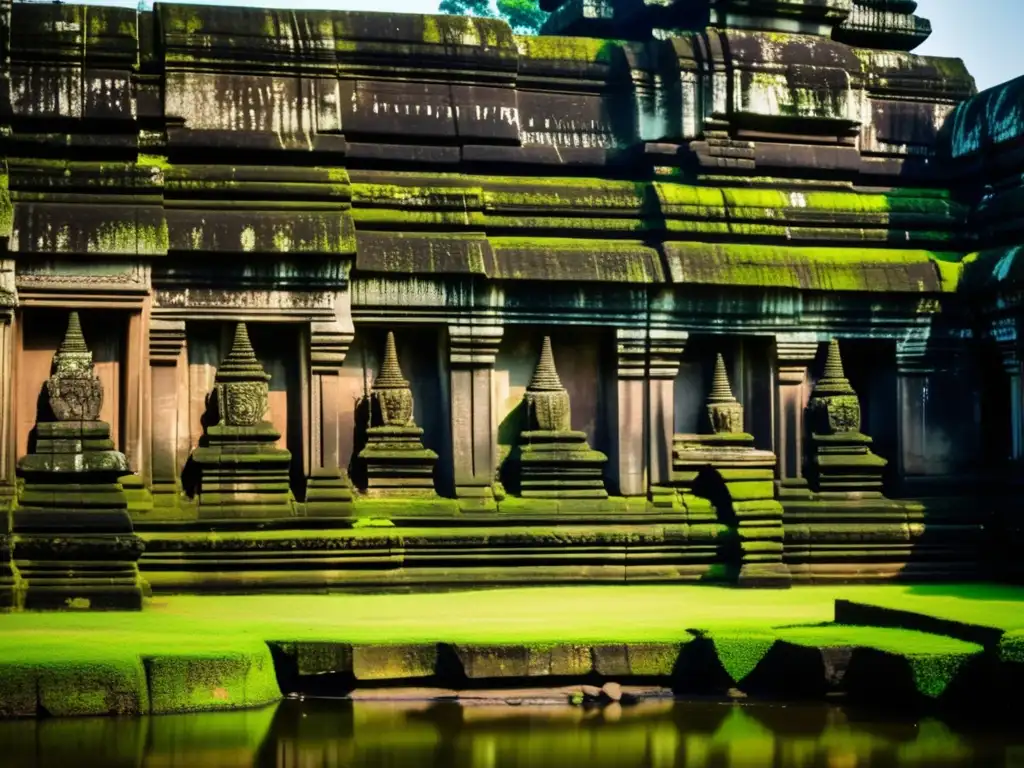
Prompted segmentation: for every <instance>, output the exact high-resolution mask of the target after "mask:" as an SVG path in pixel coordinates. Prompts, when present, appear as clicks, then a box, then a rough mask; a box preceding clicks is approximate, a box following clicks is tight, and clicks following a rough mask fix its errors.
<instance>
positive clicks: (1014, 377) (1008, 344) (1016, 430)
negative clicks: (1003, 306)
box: [995, 326, 1024, 461]
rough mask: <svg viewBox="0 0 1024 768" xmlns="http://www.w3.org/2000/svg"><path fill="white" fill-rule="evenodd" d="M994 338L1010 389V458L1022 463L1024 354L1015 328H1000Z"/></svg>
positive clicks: (1023, 453)
mask: <svg viewBox="0 0 1024 768" xmlns="http://www.w3.org/2000/svg"><path fill="white" fill-rule="evenodd" d="M995 336H996V343H997V344H998V345H999V352H1000V354H1001V355H1002V360H1003V370H1004V371H1006V376H1007V378H1008V379H1009V382H1008V384H1009V387H1010V434H1011V437H1012V440H1011V443H1010V446H1011V448H1010V458H1011V459H1012V460H1013V461H1024V354H1022V350H1021V344H1020V339H1019V337H1018V336H1017V333H1016V327H1015V326H1013V327H1011V328H1000V329H998V333H996V334H995Z"/></svg>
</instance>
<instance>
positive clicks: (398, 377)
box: [373, 331, 409, 390]
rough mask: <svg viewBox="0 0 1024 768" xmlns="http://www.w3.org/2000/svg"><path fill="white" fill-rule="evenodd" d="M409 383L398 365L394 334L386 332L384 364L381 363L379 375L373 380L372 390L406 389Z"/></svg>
mask: <svg viewBox="0 0 1024 768" xmlns="http://www.w3.org/2000/svg"><path fill="white" fill-rule="evenodd" d="M408 388H409V382H408V381H406V379H405V376H404V375H403V374H402V368H401V366H400V365H399V364H398V351H397V350H396V349H395V334H394V332H393V331H388V338H387V342H386V343H385V345H384V362H383V363H381V366H380V373H378V374H377V378H376V379H374V380H373V389H374V390H381V389H408Z"/></svg>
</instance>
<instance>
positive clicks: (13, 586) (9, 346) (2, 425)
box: [0, 262, 20, 608]
mask: <svg viewBox="0 0 1024 768" xmlns="http://www.w3.org/2000/svg"><path fill="white" fill-rule="evenodd" d="M0 264H3V262H0ZM2 298H3V295H2V293H0V299H2ZM11 298H12V303H13V295H12V296H11ZM13 316H14V310H13V308H11V307H0V608H12V607H14V606H16V605H17V604H18V596H19V594H20V579H19V578H18V573H17V571H16V570H15V568H14V557H13V555H12V551H11V545H12V538H11V517H10V515H9V514H8V510H9V508H10V506H11V505H12V502H13V501H14V497H15V484H14V467H15V464H14V398H13V394H14V392H13V385H14V375H13V365H12V363H13V361H14V343H13V336H14V333H13V325H12V321H13Z"/></svg>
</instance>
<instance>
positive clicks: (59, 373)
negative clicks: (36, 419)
mask: <svg viewBox="0 0 1024 768" xmlns="http://www.w3.org/2000/svg"><path fill="white" fill-rule="evenodd" d="M46 392H47V394H48V395H49V398H50V407H51V409H52V410H53V415H54V416H56V417H57V420H58V421H95V420H96V419H98V418H99V415H100V407H101V406H102V405H103V385H102V384H101V383H100V380H99V379H98V378H97V377H96V375H95V373H94V367H93V362H92V352H90V351H89V348H88V347H86V345H85V337H84V336H83V335H82V324H81V322H80V321H79V318H78V312H75V311H72V312H71V314H70V315H69V316H68V327H67V331H66V332H65V334H64V341H62V342H61V345H60V347H59V348H58V349H57V353H56V354H55V355H54V356H53V375H52V376H50V378H49V379H47V381H46Z"/></svg>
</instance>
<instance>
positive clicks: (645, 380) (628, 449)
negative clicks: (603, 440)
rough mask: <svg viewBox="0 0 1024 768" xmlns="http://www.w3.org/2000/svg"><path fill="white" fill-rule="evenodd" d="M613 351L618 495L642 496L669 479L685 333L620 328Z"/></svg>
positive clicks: (616, 334) (616, 333)
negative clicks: (675, 389)
mask: <svg viewBox="0 0 1024 768" xmlns="http://www.w3.org/2000/svg"><path fill="white" fill-rule="evenodd" d="M615 336H616V351H617V361H618V367H617V373H618V381H617V398H618V399H617V405H618V408H617V424H616V427H617V432H618V443H617V445H616V453H617V470H618V492H619V494H620V495H622V496H645V495H647V492H648V489H649V488H650V487H651V486H652V485H654V486H656V485H661V484H664V483H667V482H668V481H669V476H670V472H671V465H672V435H673V433H674V432H675V409H674V392H673V387H674V384H675V378H676V375H677V374H678V373H679V362H680V358H681V357H682V354H683V349H684V347H685V346H686V339H687V336H688V334H687V332H686V331H677V330H667V329H648V328H620V329H618V330H617V331H616V332H615Z"/></svg>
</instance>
